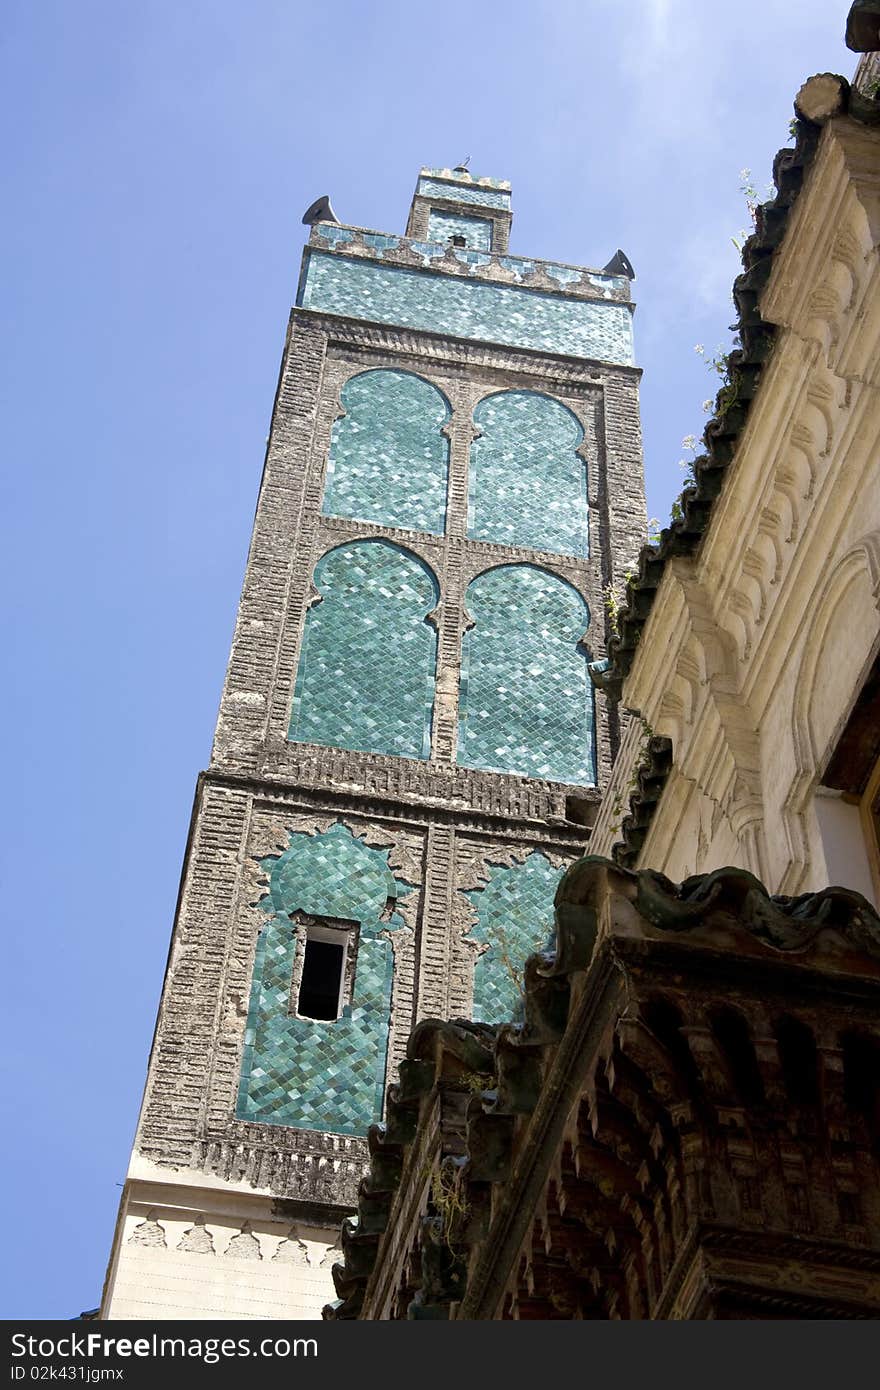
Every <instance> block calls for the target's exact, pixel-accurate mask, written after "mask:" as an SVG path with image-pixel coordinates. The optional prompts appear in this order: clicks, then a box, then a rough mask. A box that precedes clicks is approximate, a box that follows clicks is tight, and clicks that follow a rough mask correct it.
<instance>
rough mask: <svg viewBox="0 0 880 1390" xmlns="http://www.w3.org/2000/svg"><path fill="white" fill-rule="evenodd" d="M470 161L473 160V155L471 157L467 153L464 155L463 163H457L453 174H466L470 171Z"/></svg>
mask: <svg viewBox="0 0 880 1390" xmlns="http://www.w3.org/2000/svg"><path fill="white" fill-rule="evenodd" d="M470 162H471V157H470V155H469V154H467V155H465V157H464V159H463V160H462V161H461V163H460V164H456V166H455V168H454V169H453V171H452V172H453V174H466V173H467V171H468V165H469V164H470Z"/></svg>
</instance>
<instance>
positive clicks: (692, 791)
mask: <svg viewBox="0 0 880 1390" xmlns="http://www.w3.org/2000/svg"><path fill="white" fill-rule="evenodd" d="M811 84H813V85H811ZM826 87H828V88H829V89H830V90H832V91H833V92H834V93H835V99H836V101H837V108H836V113H835V114H834V115H833V116H832V117H830V118H827V119H826V118H824V117H821V118H817V119H816V120H808V119H806V118H805V117H804V115H803V114H802V113H803V110H804V109H805V107H807V106H809V107H810V109H812V110H815V109H816V104H815V90H818V91H819V93H820V96H821V95H823V93H824V91H825V88H826ZM874 90H876V84H874ZM811 93H813V95H812V96H811ZM847 104H848V109H847ZM796 110H797V111H798V113H799V116H798V120H797V122H796V131H797V140H796V145H795V148H794V149H793V150H786V151H781V152H780V155H779V156H778V157H777V161H776V165H775V169H776V174H777V185H778V189H779V192H778V194H777V197H776V199H774V201H773V202H772V203H767V204H765V205H763V206H762V207H761V208H759V210H758V227H757V230H756V233H755V236H754V237H753V238H752V239H751V240H750V242H749V243H747V247H746V256H745V263H746V270H745V272H744V274H743V275H742V276H740V278H739V280H738V281H737V283H736V287H735V295H736V296H737V302H738V304H739V305H740V309H741V329H740V331H741V334H742V335H743V342H744V348H743V350H742V351H739V352H737V353H734V354H733V355H732V357H731V359H730V371H731V384H730V386H729V388H727V390H728V396H727V397H726V398H725V399H724V400H723V401H722V409H721V410H720V412H719V414H718V415H716V417H715V419H714V420H713V421H712V423H711V424H710V426H709V427H708V429H707V431H706V437H705V442H706V446H707V453H706V454H705V455H704V456H702V457H701V458H700V459H699V460H698V461H697V470H696V472H697V483H696V486H695V487H694V488H693V489H691V490H689V492H688V493H687V494H686V495H685V497H684V499H683V503H684V515H683V517H682V518H681V519H680V520H679V521H678V522H677V523H675V524H674V525H673V526H672V527H671V528H670V529H669V530H668V531H667V532H665V533H664V535H663V537H662V539H661V543H660V545H659V546H657V547H653V548H648V549H646V550H645V551H643V553H642V555H641V557H640V562H639V566H638V571H637V575H636V577H635V580H634V583H633V584H632V586H631V588H630V602H629V604H628V605H627V606H626V607H625V608H624V610H623V613H622V620H621V633H620V638H619V640H618V641H617V642H616V643H615V642H612V643H611V652H612V660H611V668H610V671H606V672H605V673H604V674H603V675H602V676H600V677H599V679H600V680H602V681H603V682H604V683H605V684H606V685H607V686H609V687H610V688H611V690H612V692H614V691H615V690H616V691H617V692H618V693H621V694H622V701H623V704H624V706H626V707H628V708H629V709H631V710H635V711H638V715H639V716H640V718H641V721H642V722H641V724H640V725H639V727H634V728H633V729H632V730H631V732H630V735H629V740H628V747H627V749H626V753H625V756H622V757H621V759H620V760H619V762H618V764H617V766H616V769H615V774H614V779H613V781H612V785H611V788H610V791H609V794H608V796H607V797H606V800H605V803H604V805H603V808H602V811H601V813H600V816H599V818H598V821H597V825H596V833H595V836H594V838H593V841H592V842H591V847H592V848H593V849H594V850H595V852H597V853H602V854H608V853H610V852H611V851H612V849H613V847H614V846H615V844H617V843H618V842H619V841H620V840H621V835H622V836H623V840H624V842H625V843H624V845H623V846H622V848H621V850H620V851H619V853H620V854H622V855H623V856H624V857H622V858H621V860H620V862H622V863H627V864H633V865H634V864H638V865H640V866H649V867H651V868H655V869H659V870H662V871H663V872H664V873H666V874H668V875H669V876H670V877H671V878H675V879H679V878H685V877H687V876H688V875H689V874H693V873H701V872H706V871H707V870H711V869H714V868H717V867H719V866H721V865H724V864H735V865H740V866H742V867H743V868H747V869H750V870H751V871H752V872H753V873H755V874H756V875H758V876H759V877H760V878H761V879H762V881H763V882H765V883H766V884H767V885H768V887H769V888H770V890H771V891H773V892H779V893H789V894H795V893H802V892H805V891H815V890H818V889H820V888H822V887H823V886H825V885H826V884H828V883H842V884H846V885H847V886H848V887H850V888H855V889H858V890H859V891H860V892H862V893H864V894H865V895H866V897H868V898H869V900H871V901H872V902H874V903H875V904H878V903H880V857H878V832H877V824H878V821H877V810H876V807H877V805H878V804H880V803H878V800H877V797H878V788H877V768H878V758H880V742H878V739H877V737H876V735H875V737H874V739H873V741H872V740H871V738H870V736H868V735H865V736H862V735H861V734H859V733H858V729H857V727H856V726H858V725H860V726H864V727H865V728H866V729H867V728H868V727H869V726H870V725H871V724H873V727H874V729H875V730H876V729H877V728H878V727H880V709H878V705H877V696H876V679H877V678H876V672H877V663H878V660H880V487H878V483H877V458H876V441H877V435H878V430H880V366H878V362H880V359H878V354H877V343H878V340H880V251H878V243H880V182H878V176H877V169H878V159H880V124H878V108H877V102H876V97H875V96H872V97H871V99H870V100H868V99H867V98H866V97H864V96H863V95H861V94H860V93H859V92H858V91H857V90H856V89H850V88H849V87H848V84H846V83H845V82H844V80H843V79H842V78H833V79H832V78H829V77H828V76H827V75H825V76H823V77H822V78H821V79H820V78H814V79H811V83H807V84H805V86H804V88H803V89H802V92H801V93H800V94H799V97H798V102H797V103H796ZM749 335H751V337H750V336H749ZM759 356H760V357H761V358H762V361H760V362H759V361H758V360H757V359H758V357H759ZM752 359H755V360H752ZM719 399H721V398H719ZM636 643H637V645H636ZM854 721H855V722H854ZM646 730H647V733H646V732H645V731H646ZM650 734H653V736H654V737H655V738H662V739H664V740H666V741H667V746H668V747H670V748H671V757H670V758H669V759H668V766H667V770H666V772H665V774H664V782H663V784H662V790H661V788H660V786H658V785H655V788H654V795H653V799H652V803H651V804H650V805H646V803H645V801H644V798H642V796H641V793H640V792H639V790H638V788H637V785H636V784H637V782H638V769H639V767H640V765H643V764H644V759H645V751H646V738H647V737H648V736H649V735H650ZM855 743H858V746H859V752H858V759H857V760H856V761H857V762H858V766H856V764H855V762H854V761H853V758H852V757H851V756H847V757H846V758H845V761H846V764H847V766H846V769H845V770H844V771H842V770H841V767H840V762H841V758H842V757H843V753H842V751H841V750H842V749H843V748H844V746H845V745H853V746H854V744H855ZM655 754H656V749H655V750H653V752H652V757H654V756H655ZM633 793H635V794H634V795H633ZM631 798H632V802H633V804H632V806H630V800H631ZM860 803H861V804H860Z"/></svg>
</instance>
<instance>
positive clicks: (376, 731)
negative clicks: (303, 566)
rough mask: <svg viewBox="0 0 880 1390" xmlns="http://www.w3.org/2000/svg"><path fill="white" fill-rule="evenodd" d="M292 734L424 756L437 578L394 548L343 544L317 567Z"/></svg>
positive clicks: (431, 688) (306, 740) (434, 649)
mask: <svg viewBox="0 0 880 1390" xmlns="http://www.w3.org/2000/svg"><path fill="white" fill-rule="evenodd" d="M315 587H316V588H317V589H318V592H319V595H320V601H319V602H317V603H315V604H313V605H312V607H311V608H310V609H309V611H308V613H307V614H306V624H305V631H304V634H303V642H302V650H301V654H300V660H299V668H298V671H297V678H296V688H295V692H294V699H293V712H292V715H291V720H290V730H289V734H288V737H289V738H290V739H291V740H293V741H294V742H296V743H320V744H323V745H325V746H326V747H330V748H350V749H354V750H358V751H360V752H364V753H391V754H396V755H398V756H399V757H403V758H427V757H428V756H429V754H430V751H431V722H432V716H433V705H434V679H435V672H436V665H437V632H436V629H435V628H434V627H432V626H431V624H430V623H428V622H427V621H426V619H427V616H428V614H429V613H430V612H431V611H432V610H433V609H434V608H435V607H436V605H437V600H438V596H439V590H438V587H437V581H436V580H435V578H434V576H433V574H432V573H431V571H430V570H429V569H428V567H427V565H425V564H423V563H422V561H421V560H419V559H417V558H416V556H415V555H413V554H412V553H411V552H410V551H408V550H404V549H403V548H402V547H401V546H397V545H394V544H393V543H392V542H391V541H384V540H370V541H354V542H352V543H351V544H349V545H342V546H338V547H337V548H336V549H335V550H331V551H329V552H328V553H327V554H326V555H324V556H323V557H322V558H321V559H320V560H319V561H318V564H317V565H316V566H315Z"/></svg>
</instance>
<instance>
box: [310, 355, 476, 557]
mask: <svg viewBox="0 0 880 1390" xmlns="http://www.w3.org/2000/svg"><path fill="white" fill-rule="evenodd" d="M342 407H343V409H344V411H345V414H344V415H343V416H341V418H340V419H338V420H337V421H336V423H335V424H334V426H333V433H332V436H331V440H330V457H329V460H328V464H327V481H326V483H325V485H324V503H323V511H324V512H325V513H327V514H328V515H330V516H350V517H354V518H356V519H357V520H358V521H374V522H376V523H378V524H379V525H380V526H407V527H410V528H411V529H412V530H415V531H432V532H435V533H442V531H443V527H444V523H445V519H446V483H447V477H448V472H449V441H448V440H447V439H446V437H445V436H444V435H442V434H441V433H440V431H441V429H442V428H443V426H444V424H445V423H446V421H447V420H448V419H449V405H448V403H447V401H446V399H445V398H444V397H443V396H442V395H441V394H440V392H439V391H438V390H437V389H436V387H434V386H432V385H431V384H430V382H427V381H424V380H423V379H422V378H421V377H420V376H414V375H412V374H411V373H410V372H396V371H384V370H380V371H373V372H362V373H361V374H360V375H359V376H355V377H352V378H351V379H350V380H349V381H347V382H346V384H345V386H344V387H343V389H342Z"/></svg>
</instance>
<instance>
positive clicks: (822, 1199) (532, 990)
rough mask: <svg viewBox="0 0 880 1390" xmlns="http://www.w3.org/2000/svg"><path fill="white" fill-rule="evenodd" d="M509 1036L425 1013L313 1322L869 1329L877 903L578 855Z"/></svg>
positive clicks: (873, 1287)
mask: <svg viewBox="0 0 880 1390" xmlns="http://www.w3.org/2000/svg"><path fill="white" fill-rule="evenodd" d="M556 908H557V931H558V945H557V951H556V954H555V956H554V957H553V958H548V957H532V959H531V961H530V962H529V964H528V967H527V971H526V987H525V988H526V1010H525V1022H524V1024H523V1025H522V1026H518V1027H514V1026H504V1027H501V1028H500V1029H489V1028H485V1027H484V1026H481V1025H469V1024H464V1023H462V1022H460V1021H459V1022H453V1023H450V1024H443V1023H439V1022H435V1021H429V1022H426V1023H425V1024H423V1025H420V1028H419V1029H417V1030H416V1033H415V1034H414V1035H413V1038H412V1039H411V1042H410V1055H409V1058H408V1060H407V1062H406V1063H405V1064H404V1066H403V1067H402V1068H401V1079H400V1083H399V1085H398V1086H397V1087H392V1088H391V1090H390V1092H389V1106H388V1116H389V1118H388V1126H387V1128H386V1129H385V1130H382V1129H379V1128H377V1129H376V1130H375V1131H374V1133H373V1135H372V1137H371V1149H372V1152H373V1166H372V1168H371V1173H370V1176H369V1177H368V1178H367V1180H366V1181H365V1183H364V1184H363V1187H362V1194H361V1207H360V1213H359V1218H358V1221H357V1222H356V1223H354V1224H353V1225H350V1226H349V1227H348V1229H347V1232H346V1234H345V1235H344V1238H343V1246H344V1249H345V1255H346V1259H345V1264H344V1266H338V1267H337V1268H336V1270H335V1272H334V1273H335V1279H336V1286H337V1291H338V1293H339V1295H340V1297H339V1301H338V1302H337V1303H336V1304H335V1305H332V1306H331V1307H330V1308H328V1309H327V1310H326V1313H325V1315H326V1316H331V1317H342V1318H345V1317H352V1316H359V1317H361V1318H367V1319H387V1318H391V1319H395V1318H402V1317H410V1318H412V1317H417V1318H424V1317H428V1318H458V1319H487V1318H488V1319H497V1318H501V1319H510V1318H518V1319H523V1318H542V1319H544V1318H547V1319H568V1320H570V1319H583V1318H586V1319H590V1318H598V1319H627V1320H628V1319H633V1318H635V1319H638V1318H650V1319H694V1318H731V1317H733V1318H751V1317H774V1318H776V1317H787V1316H793V1317H798V1318H875V1317H877V1316H878V1314H880V1162H878V1151H880V1128H878V1126H880V1120H878V1114H880V1111H878V1098H880V1090H878V1087H880V1081H878V1075H880V1069H878V1066H877V1061H878V1058H880V1013H878V1005H880V918H878V916H877V914H876V913H875V912H874V910H873V909H872V908H871V907H870V906H869V904H868V903H867V902H866V901H865V900H864V899H863V898H860V897H859V895H858V894H855V893H850V892H847V891H846V890H842V889H826V890H825V891H823V892H821V893H816V894H807V895H803V896H801V897H799V898H794V899H789V898H771V897H770V896H769V895H768V894H767V893H766V891H765V890H764V888H763V887H762V885H761V884H760V883H759V882H758V881H757V880H756V879H755V878H753V877H752V875H750V874H748V873H746V872H745V871H743V870H720V871H718V872H716V873H714V874H708V875H705V876H700V877H697V878H693V879H691V880H688V881H687V882H685V883H683V884H681V885H674V884H672V883H670V882H669V881H668V880H666V879H665V878H663V876H662V875H659V874H652V873H649V872H647V871H642V872H640V873H630V872H628V871H626V870H622V869H620V868H618V867H617V866H615V865H613V864H612V863H611V862H610V861H608V860H600V859H597V858H587V859H583V860H580V861H578V863H577V864H576V865H574V866H573V867H572V868H571V869H570V870H569V871H568V873H567V874H566V875H565V877H564V879H563V880H562V883H561V884H560V888H559V892H558V895H557V899H556Z"/></svg>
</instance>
